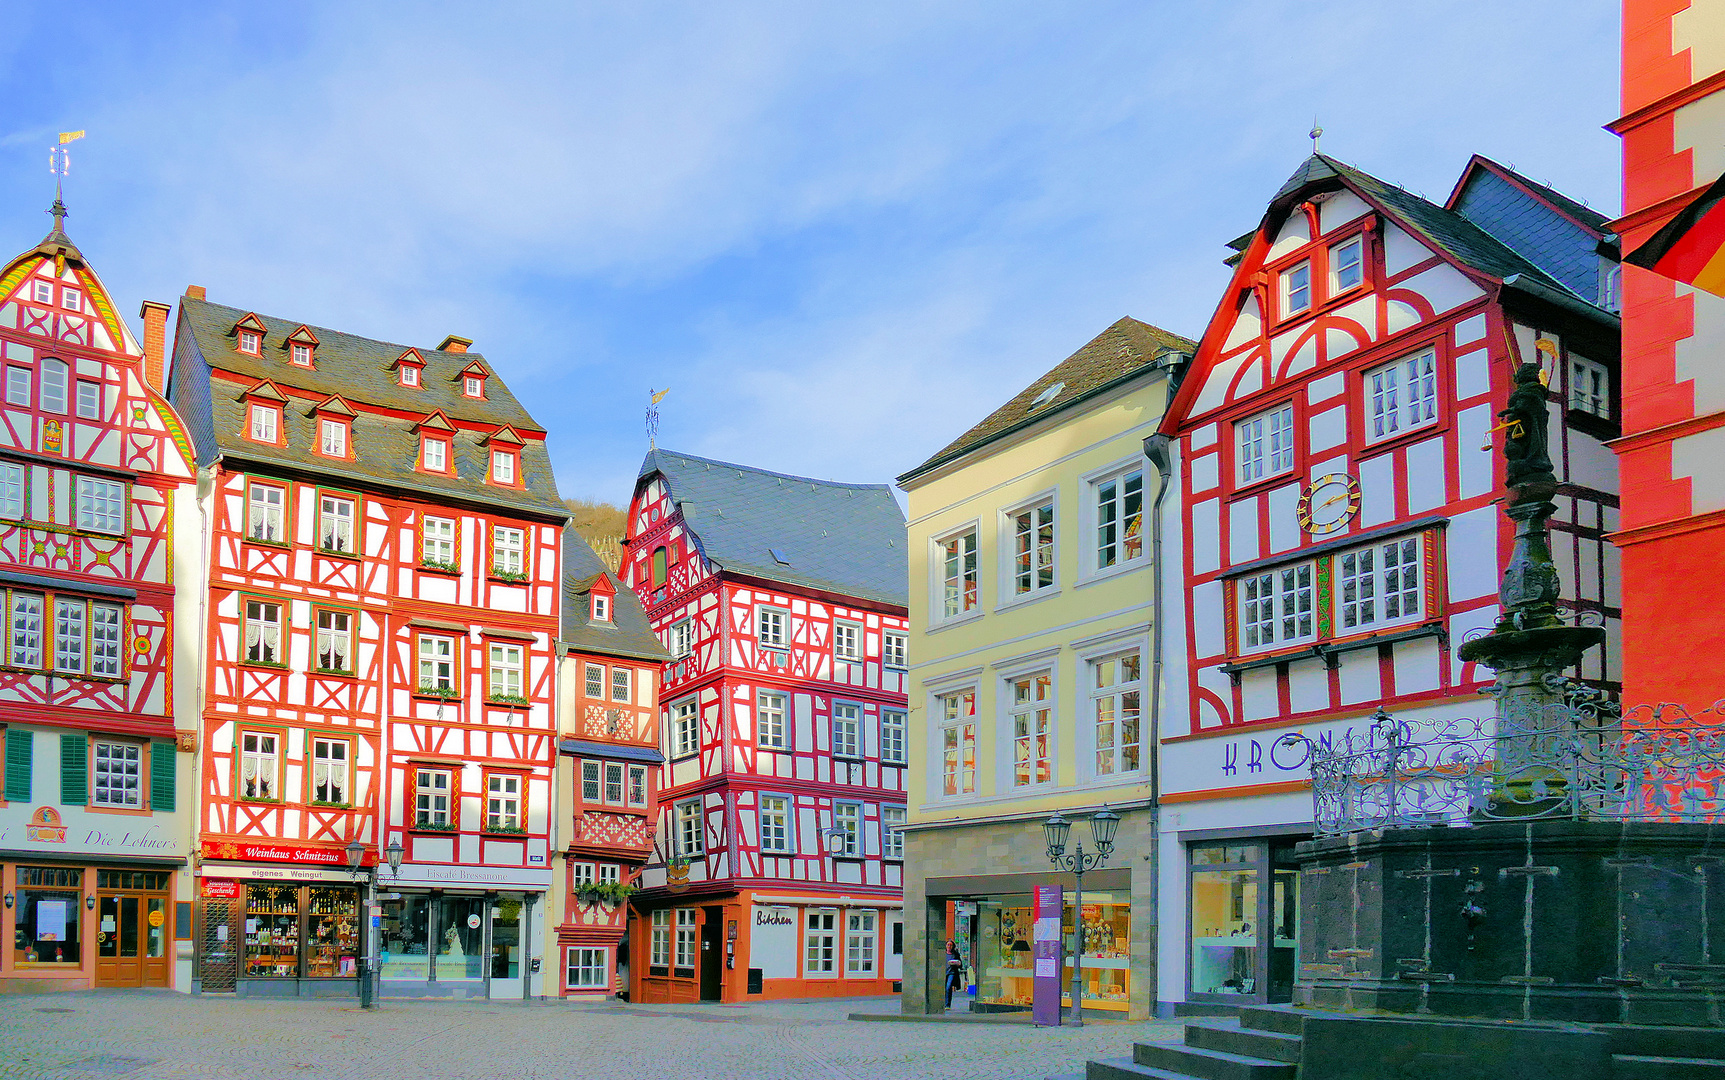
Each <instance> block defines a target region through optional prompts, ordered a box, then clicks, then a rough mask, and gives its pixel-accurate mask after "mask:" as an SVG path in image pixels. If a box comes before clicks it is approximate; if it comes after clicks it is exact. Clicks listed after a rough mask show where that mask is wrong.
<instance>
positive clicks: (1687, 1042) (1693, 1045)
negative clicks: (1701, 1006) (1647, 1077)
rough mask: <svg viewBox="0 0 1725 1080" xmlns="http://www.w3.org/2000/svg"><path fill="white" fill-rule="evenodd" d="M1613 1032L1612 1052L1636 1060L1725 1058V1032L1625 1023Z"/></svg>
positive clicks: (1612, 1029)
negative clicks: (1647, 1058) (1632, 1057)
mask: <svg viewBox="0 0 1725 1080" xmlns="http://www.w3.org/2000/svg"><path fill="white" fill-rule="evenodd" d="M1603 1030H1606V1031H1609V1032H1611V1052H1612V1053H1613V1054H1630V1055H1634V1056H1636V1057H1698V1058H1703V1059H1706V1058H1725V1030H1721V1029H1720V1028H1692V1027H1691V1028H1682V1027H1653V1026H1650V1025H1647V1024H1624V1025H1622V1026H1621V1027H1619V1026H1615V1025H1614V1026H1612V1027H1609V1028H1605V1029H1603Z"/></svg>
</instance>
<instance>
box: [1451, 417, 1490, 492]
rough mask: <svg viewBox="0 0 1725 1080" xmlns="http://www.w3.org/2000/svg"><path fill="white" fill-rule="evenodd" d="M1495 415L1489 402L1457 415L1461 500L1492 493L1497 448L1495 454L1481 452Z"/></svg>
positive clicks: (1457, 474) (1458, 474)
mask: <svg viewBox="0 0 1725 1080" xmlns="http://www.w3.org/2000/svg"><path fill="white" fill-rule="evenodd" d="M1491 416H1492V414H1491V405H1490V403H1489V402H1488V403H1486V404H1483V405H1475V406H1472V407H1471V408H1467V409H1462V410H1461V411H1460V412H1458V413H1456V416H1455V433H1456V445H1457V446H1458V447H1459V448H1460V450H1459V453H1460V454H1461V460H1460V461H1459V462H1457V468H1456V480H1457V483H1458V486H1459V487H1460V492H1459V494H1460V496H1461V498H1464V499H1471V498H1473V497H1474V496H1476V495H1484V494H1487V493H1488V492H1490V491H1491V462H1492V454H1493V452H1494V451H1495V447H1494V449H1493V451H1486V450H1481V449H1480V447H1482V446H1484V445H1485V440H1486V432H1488V431H1490V430H1491Z"/></svg>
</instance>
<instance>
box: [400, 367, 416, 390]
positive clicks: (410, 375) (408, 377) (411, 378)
mask: <svg viewBox="0 0 1725 1080" xmlns="http://www.w3.org/2000/svg"><path fill="white" fill-rule="evenodd" d="M401 385H403V386H418V385H419V369H418V368H416V367H414V366H413V365H412V364H403V365H401Z"/></svg>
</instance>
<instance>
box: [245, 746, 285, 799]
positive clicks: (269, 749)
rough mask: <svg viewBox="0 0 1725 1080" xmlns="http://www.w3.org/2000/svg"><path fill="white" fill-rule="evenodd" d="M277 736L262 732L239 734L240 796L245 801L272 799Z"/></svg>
mask: <svg viewBox="0 0 1725 1080" xmlns="http://www.w3.org/2000/svg"><path fill="white" fill-rule="evenodd" d="M276 739H277V736H276V735H274V734H272V733H268V732H262V731H245V732H241V733H240V796H241V797H242V798H247V799H274V798H277V797H278V794H277V791H276V770H277V768H278V767H279V765H280V762H281V758H280V757H279V755H278V750H277V745H276Z"/></svg>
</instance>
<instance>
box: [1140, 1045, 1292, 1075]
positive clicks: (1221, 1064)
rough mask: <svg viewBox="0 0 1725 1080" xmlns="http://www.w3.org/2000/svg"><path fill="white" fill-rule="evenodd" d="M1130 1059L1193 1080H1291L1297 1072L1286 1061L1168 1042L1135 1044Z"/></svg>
mask: <svg viewBox="0 0 1725 1080" xmlns="http://www.w3.org/2000/svg"><path fill="white" fill-rule="evenodd" d="M1132 1060H1133V1061H1136V1062H1137V1063H1138V1064H1140V1065H1148V1066H1150V1067H1151V1068H1153V1069H1166V1070H1167V1071H1168V1072H1171V1073H1174V1074H1175V1075H1176V1076H1189V1077H1192V1078H1194V1080H1294V1077H1295V1075H1297V1074H1298V1072H1299V1069H1300V1067H1299V1066H1298V1065H1292V1064H1289V1063H1288V1062H1285V1061H1270V1060H1268V1059H1266V1058H1261V1057H1252V1056H1250V1055H1247V1054H1231V1053H1229V1052H1227V1051H1226V1050H1209V1049H1205V1048H1203V1047H1198V1046H1179V1045H1174V1044H1171V1043H1136V1044H1134V1045H1133V1047H1132Z"/></svg>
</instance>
